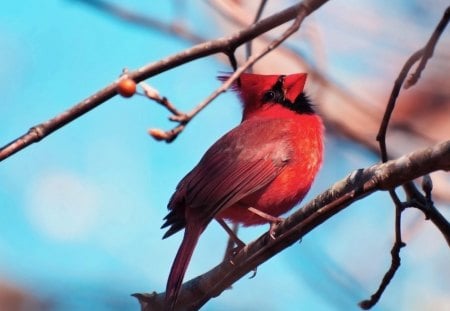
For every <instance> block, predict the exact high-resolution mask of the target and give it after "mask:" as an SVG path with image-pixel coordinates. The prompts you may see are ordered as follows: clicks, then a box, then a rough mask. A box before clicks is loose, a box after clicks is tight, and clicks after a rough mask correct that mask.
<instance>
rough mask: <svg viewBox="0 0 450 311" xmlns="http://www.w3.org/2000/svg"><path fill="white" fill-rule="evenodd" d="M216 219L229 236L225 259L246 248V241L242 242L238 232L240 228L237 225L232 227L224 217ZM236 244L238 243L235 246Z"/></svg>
mask: <svg viewBox="0 0 450 311" xmlns="http://www.w3.org/2000/svg"><path fill="white" fill-rule="evenodd" d="M216 221H217V222H218V223H219V224H220V225H221V226H222V228H223V229H224V230H225V231H226V233H227V234H228V236H229V240H228V244H227V248H226V251H225V257H224V259H228V258H231V257H233V256H234V255H235V254H237V253H238V252H239V251H240V250H241V249H243V248H244V246H245V243H244V242H242V240H241V239H239V238H238V236H237V234H236V233H237V230H238V226H237V225H233V228H230V227H229V226H228V225H227V224H226V222H225V221H224V220H223V219H222V218H216ZM234 245H236V247H234Z"/></svg>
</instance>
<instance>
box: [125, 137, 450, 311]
mask: <svg viewBox="0 0 450 311" xmlns="http://www.w3.org/2000/svg"><path fill="white" fill-rule="evenodd" d="M436 170H445V171H448V170H450V141H446V142H444V143H441V144H438V145H435V146H433V147H429V148H426V149H422V150H419V151H415V152H413V153H410V154H408V155H405V156H403V157H401V158H398V159H396V160H392V161H389V162H386V163H382V164H377V165H373V166H371V167H369V168H366V169H359V170H357V171H355V172H353V173H352V174H350V175H349V176H348V177H347V178H345V179H343V180H341V181H339V182H337V183H335V184H334V185H333V186H332V187H331V188H329V189H328V190H326V191H325V192H323V193H322V194H320V195H318V196H317V197H316V198H315V199H314V200H312V201H311V202H309V203H307V204H306V205H304V206H303V207H302V208H300V209H299V210H298V211H296V212H295V213H294V214H292V215H291V216H289V217H288V218H286V219H285V220H284V221H282V222H281V223H280V224H279V225H278V226H277V228H276V230H275V235H276V239H272V238H270V236H269V234H270V233H269V232H266V233H265V234H264V235H262V236H261V237H259V238H258V239H257V240H255V241H253V242H252V243H250V244H248V245H247V246H246V247H244V248H243V249H242V250H241V251H240V252H239V253H238V254H236V256H235V257H234V258H233V264H231V263H230V262H229V261H224V262H222V263H221V264H219V265H218V266H216V267H215V268H213V269H212V270H210V271H209V272H207V273H205V274H203V275H201V276H198V277H196V278H195V279H193V280H191V281H188V282H186V283H185V284H184V285H183V287H182V289H181V291H180V296H179V298H178V299H179V304H180V305H183V306H185V308H186V309H198V308H200V307H201V306H202V305H204V304H205V303H206V302H207V301H208V300H209V299H211V298H212V297H216V296H218V295H219V294H220V293H221V292H222V291H224V290H225V289H227V288H229V287H230V286H231V285H232V284H233V283H234V282H236V281H237V280H238V279H240V278H241V277H243V276H244V275H246V274H247V273H249V272H250V271H252V270H253V269H255V268H256V267H257V266H258V265H260V264H261V263H263V262H265V261H266V260H268V259H269V258H271V257H273V256H275V255H276V254H277V253H279V252H281V251H282V250H283V249H285V248H287V247H289V246H291V245H292V244H293V243H295V242H296V241H298V240H300V239H301V238H302V237H303V236H304V235H306V234H307V233H309V232H310V231H311V230H313V229H314V228H316V227H318V226H319V225H321V224H322V223H324V222H325V221H326V220H328V219H330V218H331V217H332V216H333V215H335V214H337V213H338V212H340V211H341V210H343V209H345V208H346V207H347V206H349V205H350V204H352V203H354V202H355V201H357V200H359V199H362V198H364V197H365V196H367V195H369V194H371V193H373V192H375V191H379V190H389V189H392V188H395V187H397V186H399V185H402V184H404V183H405V182H406V181H408V180H412V179H414V178H417V177H420V176H422V175H424V174H427V173H430V172H433V171H436ZM439 230H441V233H442V234H443V236H444V237H446V238H447V239H448V238H450V225H447V226H446V227H445V228H439ZM164 295H165V293H159V294H156V293H154V294H135V295H134V296H135V297H137V298H138V299H139V301H140V303H141V307H142V310H143V311H147V310H161V309H162V305H163V301H164Z"/></svg>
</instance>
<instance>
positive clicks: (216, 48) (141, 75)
mask: <svg viewBox="0 0 450 311" xmlns="http://www.w3.org/2000/svg"><path fill="white" fill-rule="evenodd" d="M325 2H327V0H304V1H302V2H300V3H298V4H296V5H293V6H291V7H289V8H287V9H285V10H283V11H280V12H278V13H276V14H273V15H271V16H269V17H267V18H265V19H263V20H261V21H259V22H257V23H256V24H254V25H251V26H249V27H247V28H245V29H243V30H241V31H239V32H237V33H234V34H232V35H231V36H228V37H223V38H219V39H216V40H211V41H207V42H204V43H201V44H198V45H195V46H193V47H192V48H190V49H187V50H184V51H182V52H180V53H177V54H174V55H171V56H168V57H166V58H164V59H162V60H159V61H157V62H154V63H151V64H148V65H145V66H143V67H141V68H139V69H137V70H134V71H129V72H127V75H128V77H129V78H131V79H133V80H134V81H135V82H141V81H143V80H145V79H148V78H150V77H152V76H155V75H157V74H160V73H162V72H165V71H167V70H170V69H172V68H175V67H178V66H180V65H183V64H185V63H188V62H190V61H192V60H195V59H199V58H202V57H206V56H209V55H213V54H216V53H225V54H226V53H227V52H229V51H230V50H235V49H236V48H237V47H239V46H241V45H242V44H244V43H245V42H247V41H249V40H251V39H253V38H256V37H257V36H259V35H261V34H263V33H265V32H267V31H269V30H271V29H273V28H275V27H278V26H280V25H282V24H284V23H286V22H288V21H290V20H292V19H295V18H297V16H298V12H299V10H300V8H301V7H303V8H304V9H305V12H306V15H309V14H310V13H312V12H313V11H315V10H316V9H318V8H319V7H320V6H321V5H323V4H324V3H325ZM117 83H118V80H116V81H114V82H112V83H111V84H109V85H107V86H106V87H105V88H103V89H102V90H100V91H98V92H97V93H95V94H93V95H91V96H89V97H88V98H86V99H85V100H83V101H81V102H79V103H78V104H76V105H74V106H73V107H72V108H70V109H68V110H67V111H65V112H63V113H61V114H60V115H58V116H56V117H54V118H52V119H50V120H48V121H46V122H43V123H41V124H39V125H36V126H33V127H32V128H31V129H30V130H29V131H28V132H27V133H25V134H24V135H22V136H20V137H19V138H17V139H15V140H14V141H12V142H11V143H9V144H7V145H6V146H4V147H2V148H0V161H3V160H4V159H6V158H8V157H9V156H11V155H13V154H15V153H16V152H18V151H20V150H22V149H24V148H26V147H28V146H29V145H31V144H33V143H36V142H38V141H40V140H41V139H43V138H45V137H46V136H48V135H50V134H52V133H53V132H55V131H56V130H58V129H60V128H61V127H63V126H65V125H66V124H68V123H70V122H72V121H73V120H75V119H77V118H78V117H80V116H82V115H84V114H85V113H87V112H89V111H91V110H92V109H94V108H96V107H98V106H99V105H101V104H102V103H104V102H106V101H107V100H108V99H111V98H112V97H114V96H115V95H117Z"/></svg>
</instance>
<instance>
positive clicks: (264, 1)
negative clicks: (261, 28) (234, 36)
mask: <svg viewBox="0 0 450 311" xmlns="http://www.w3.org/2000/svg"><path fill="white" fill-rule="evenodd" d="M266 4H267V0H261V2H260V3H259V6H258V10H257V11H256V15H255V18H254V19H253V24H254V23H256V22H257V21H259V19H260V18H261V15H262V13H263V11H264V7H265V6H266ZM252 45H253V40H250V41H248V42H247V43H246V44H245V53H246V56H247V57H246V58H247V59H249V58H250V55H252ZM248 70H249V72H253V66H250V67H249V68H248Z"/></svg>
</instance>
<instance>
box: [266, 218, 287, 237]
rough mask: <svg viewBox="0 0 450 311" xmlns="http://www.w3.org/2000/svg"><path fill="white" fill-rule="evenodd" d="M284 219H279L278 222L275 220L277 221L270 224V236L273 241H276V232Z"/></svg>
mask: <svg viewBox="0 0 450 311" xmlns="http://www.w3.org/2000/svg"><path fill="white" fill-rule="evenodd" d="M283 220H284V219H283V218H278V219H277V220H275V221H272V222H271V223H270V228H269V236H270V238H271V239H272V240H275V239H276V236H275V233H276V232H275V231H276V230H277V227H278V225H279V224H280V223H281V222H282V221H283Z"/></svg>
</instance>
